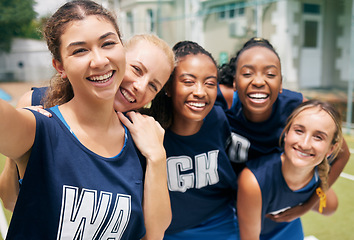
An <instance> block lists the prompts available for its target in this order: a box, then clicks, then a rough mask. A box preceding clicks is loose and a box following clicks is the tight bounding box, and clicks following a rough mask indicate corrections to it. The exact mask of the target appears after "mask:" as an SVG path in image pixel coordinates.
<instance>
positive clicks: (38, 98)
mask: <svg viewBox="0 0 354 240" xmlns="http://www.w3.org/2000/svg"><path fill="white" fill-rule="evenodd" d="M47 89H48V87H40V88H36V87H33V88H32V89H31V90H33V92H32V102H31V105H32V106H37V105H43V102H42V100H43V98H44V96H45V93H46V91H47Z"/></svg>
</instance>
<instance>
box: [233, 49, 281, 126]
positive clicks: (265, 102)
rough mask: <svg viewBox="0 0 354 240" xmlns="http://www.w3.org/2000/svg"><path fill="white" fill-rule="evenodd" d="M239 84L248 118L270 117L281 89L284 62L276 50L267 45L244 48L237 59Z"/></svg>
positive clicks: (237, 85)
mask: <svg viewBox="0 0 354 240" xmlns="http://www.w3.org/2000/svg"><path fill="white" fill-rule="evenodd" d="M235 79H236V82H235V83H236V88H237V91H238V96H239V98H240V101H241V102H242V105H243V112H244V114H245V116H246V118H247V119H248V120H250V121H252V122H262V121H265V120H267V119H268V118H269V117H270V115H271V113H272V106H273V104H274V102H275V101H276V99H277V98H278V94H279V93H281V89H282V77H281V66H280V61H279V59H278V57H277V56H276V55H275V53H274V52H272V51H271V50H269V49H267V48H265V47H258V46H257V47H252V48H250V49H247V50H245V51H244V52H243V53H242V54H241V55H240V56H239V59H238V62H237V69H236V78H235Z"/></svg>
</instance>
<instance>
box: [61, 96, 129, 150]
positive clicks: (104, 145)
mask: <svg viewBox="0 0 354 240" xmlns="http://www.w3.org/2000/svg"><path fill="white" fill-rule="evenodd" d="M78 103H80V104H78ZM59 110H60V111H61V113H62V115H63V117H64V119H65V121H66V122H67V123H68V125H69V126H70V128H71V130H72V131H73V133H74V134H75V136H76V137H77V138H78V139H79V141H80V142H81V143H82V144H83V145H84V146H85V147H87V148H88V149H90V150H91V151H93V152H95V153H96V154H98V155H100V156H103V157H113V156H116V155H117V154H118V153H119V152H120V150H121V148H122V147H123V144H124V128H123V125H122V124H121V122H120V121H119V119H118V116H117V114H116V112H115V111H114V109H113V101H112V102H111V104H110V105H108V104H107V103H105V104H96V105H94V104H89V103H87V102H84V103H83V101H77V102H76V101H75V98H73V99H72V100H71V101H69V102H67V103H65V104H63V105H61V106H59Z"/></svg>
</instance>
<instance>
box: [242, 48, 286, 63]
mask: <svg viewBox="0 0 354 240" xmlns="http://www.w3.org/2000/svg"><path fill="white" fill-rule="evenodd" d="M252 60H262V61H267V62H269V61H271V62H273V63H276V64H277V65H280V60H279V58H278V56H277V55H276V54H275V53H274V52H273V51H272V50H270V49H268V48H266V47H261V46H255V47H251V48H249V49H246V50H244V51H243V52H242V53H241V54H240V56H239V57H238V62H240V61H252Z"/></svg>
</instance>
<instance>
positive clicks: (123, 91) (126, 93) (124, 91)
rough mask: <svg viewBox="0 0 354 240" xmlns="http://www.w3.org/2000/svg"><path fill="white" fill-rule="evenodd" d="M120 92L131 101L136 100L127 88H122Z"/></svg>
mask: <svg viewBox="0 0 354 240" xmlns="http://www.w3.org/2000/svg"><path fill="white" fill-rule="evenodd" d="M120 92H121V93H122V95H123V96H124V97H125V98H126V99H127V100H128V101H129V102H131V103H133V102H135V99H134V98H132V97H131V96H130V94H129V93H128V92H127V91H126V90H125V89H121V90H120Z"/></svg>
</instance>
